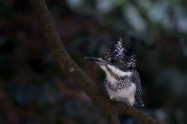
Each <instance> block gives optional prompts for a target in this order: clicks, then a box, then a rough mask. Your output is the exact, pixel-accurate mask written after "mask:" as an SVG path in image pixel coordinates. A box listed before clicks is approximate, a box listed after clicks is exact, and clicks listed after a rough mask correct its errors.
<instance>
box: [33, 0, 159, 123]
mask: <svg viewBox="0 0 187 124" xmlns="http://www.w3.org/2000/svg"><path fill="white" fill-rule="evenodd" d="M30 3H31V5H32V8H33V11H34V13H35V15H36V16H37V19H38V22H39V24H40V27H41V30H42V34H43V36H44V38H45V41H46V43H47V44H48V46H49V48H50V50H51V53H52V56H53V58H54V59H55V60H56V62H57V64H58V66H59V68H60V70H61V71H64V72H66V73H67V74H69V75H71V76H72V77H73V78H74V80H75V81H76V82H77V83H78V84H79V85H80V87H81V88H82V89H83V90H84V91H85V92H86V94H87V95H88V96H89V97H90V98H91V99H92V101H93V102H94V103H95V104H96V105H97V106H98V107H99V108H100V109H101V110H102V111H104V112H105V113H108V115H113V116H117V115H116V113H119V112H120V113H124V114H126V115H129V116H131V117H133V118H134V119H135V120H137V121H139V122H142V123H144V124H162V122H159V121H157V120H154V119H153V118H152V117H150V116H149V115H146V114H144V113H143V112H141V111H139V110H137V109H135V108H133V107H128V106H126V105H124V104H120V103H119V104H118V103H115V104H113V103H112V102H111V101H110V99H109V98H108V97H107V96H106V95H105V94H103V93H102V92H101V91H100V90H99V88H98V87H97V85H96V84H95V83H94V82H93V81H92V80H91V79H90V78H89V77H88V75H87V74H86V73H84V71H83V70H82V69H81V68H80V67H79V66H78V65H77V64H76V63H75V62H74V61H73V60H72V59H71V57H70V56H69V54H68V52H67V51H66V49H65V47H64V45H63V43H62V41H61V38H60V36H59V33H58V32H57V29H56V26H55V24H54V22H53V19H52V16H51V14H50V12H49V10H48V8H47V5H46V3H45V0H30ZM111 113H113V114H111ZM111 119H112V120H111V121H112V122H113V124H119V120H118V119H117V118H116V117H113V118H111Z"/></svg>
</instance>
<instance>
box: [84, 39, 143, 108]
mask: <svg viewBox="0 0 187 124" xmlns="http://www.w3.org/2000/svg"><path fill="white" fill-rule="evenodd" d="M122 41H123V40H122V38H119V39H118V40H117V41H115V42H113V43H112V44H111V45H110V47H109V48H108V50H107V53H106V55H105V56H104V57H98V58H97V57H85V59H86V60H87V61H91V62H94V63H96V64H97V65H98V66H99V67H100V68H101V69H102V70H103V71H104V72H105V79H104V86H105V88H106V90H107V93H108V96H109V97H110V99H111V100H112V101H117V102H124V103H126V104H127V105H129V106H134V105H138V106H140V107H142V106H144V103H143V101H142V99H141V80H140V76H139V73H138V71H137V70H136V68H135V67H136V61H137V60H136V59H135V54H134V52H132V49H131V48H125V47H123V45H122Z"/></svg>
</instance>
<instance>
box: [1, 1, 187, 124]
mask: <svg viewBox="0 0 187 124" xmlns="http://www.w3.org/2000/svg"><path fill="white" fill-rule="evenodd" d="M46 2H47V5H48V7H49V9H50V11H51V13H52V15H53V18H54V20H55V23H56V26H57V28H58V31H59V33H60V35H61V38H62V41H63V43H64V45H65V47H66V49H67V51H68V52H69V54H70V56H71V57H72V58H73V59H74V60H75V62H76V63H77V64H78V65H79V66H80V67H81V68H82V69H84V71H85V72H86V73H87V74H88V75H90V77H91V78H92V79H93V80H94V81H95V82H96V83H97V84H98V85H99V86H100V87H103V78H104V73H103V72H102V71H101V70H100V69H99V68H98V67H97V66H96V65H94V64H91V63H87V62H86V61H85V60H84V57H85V56H95V57H97V56H100V57H102V56H103V55H104V54H105V53H106V49H107V47H108V46H109V45H110V44H111V43H112V42H113V41H115V40H117V39H119V38H120V37H121V38H123V41H124V42H123V44H124V45H126V46H132V47H133V48H134V49H135V52H136V58H137V60H138V62H137V64H138V65H137V70H138V72H139V73H140V78H141V81H142V90H143V94H142V97H143V101H144V103H145V108H143V111H144V112H145V113H148V114H150V115H151V116H153V117H154V118H156V119H157V120H161V121H166V122H168V123H171V124H186V123H187V106H186V105H187V89H186V88H187V10H186V9H187V1H186V0H178V1H177V0H164V1H163V0H137V1H136V0H129V1H128V0H46ZM120 120H121V122H122V124H137V122H136V121H134V120H133V119H132V118H129V117H127V116H122V117H120ZM5 123H6V124H56V123H57V124H58V123H59V124H106V123H107V121H106V117H105V116H104V114H103V113H102V112H101V111H100V110H99V109H98V108H97V107H96V106H95V105H94V104H93V102H92V101H91V100H90V98H89V97H88V96H87V95H86V94H85V93H84V91H82V90H81V88H80V87H79V86H78V85H77V83H76V82H75V81H74V80H73V79H72V78H71V77H70V76H69V75H67V74H66V73H60V72H59V70H58V63H56V62H55V61H54V60H53V58H52V57H51V54H50V51H49V49H48V46H47V44H46V42H45V41H44V38H43V36H42V34H41V31H40V28H39V24H38V22H37V19H36V17H35V15H34V13H33V11H32V8H31V6H30V3H29V1H28V0H24V1H23V0H2V1H0V124H5Z"/></svg>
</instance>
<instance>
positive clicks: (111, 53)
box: [107, 38, 136, 68]
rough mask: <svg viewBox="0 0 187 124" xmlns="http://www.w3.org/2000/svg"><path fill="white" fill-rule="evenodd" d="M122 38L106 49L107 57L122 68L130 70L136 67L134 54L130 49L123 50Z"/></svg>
mask: <svg viewBox="0 0 187 124" xmlns="http://www.w3.org/2000/svg"><path fill="white" fill-rule="evenodd" d="M122 41H123V40H122V38H119V40H117V41H115V42H113V43H112V44H111V46H110V47H109V48H108V53H107V54H108V57H109V59H110V60H115V61H119V62H120V63H121V64H123V65H124V66H126V67H128V68H130V67H135V66H136V60H135V54H134V52H133V50H132V48H124V47H123V44H122Z"/></svg>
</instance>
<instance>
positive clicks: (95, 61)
mask: <svg viewBox="0 0 187 124" xmlns="http://www.w3.org/2000/svg"><path fill="white" fill-rule="evenodd" d="M85 59H86V60H87V61H91V62H94V63H96V64H99V65H106V64H107V62H106V61H105V60H103V59H102V58H95V57H85Z"/></svg>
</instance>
